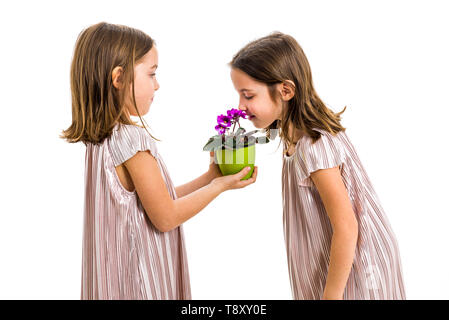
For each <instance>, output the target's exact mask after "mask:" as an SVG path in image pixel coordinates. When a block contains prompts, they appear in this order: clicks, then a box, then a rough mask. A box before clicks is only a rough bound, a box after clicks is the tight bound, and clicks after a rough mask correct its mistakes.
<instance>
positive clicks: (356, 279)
mask: <svg viewBox="0 0 449 320" xmlns="http://www.w3.org/2000/svg"><path fill="white" fill-rule="evenodd" d="M314 130H316V131H318V132H320V133H321V137H320V139H319V140H318V141H317V142H315V143H314V144H313V143H312V139H311V138H310V137H309V136H307V135H306V136H303V137H301V138H300V139H299V141H298V142H297V144H296V146H295V152H294V153H293V154H292V155H290V156H288V155H287V154H286V153H285V152H284V154H283V166H282V197H283V223H284V237H285V243H286V248H287V260H288V270H289V275H290V284H291V289H292V293H293V298H294V299H301V300H302V299H308V300H317V299H321V298H322V295H323V292H324V288H325V285H326V277H327V272H328V266H329V257H330V248H331V239H332V226H331V223H330V220H329V217H328V215H327V213H326V210H325V207H324V205H323V202H322V200H321V198H320V195H319V193H318V190H317V189H316V187H315V186H314V184H313V181H312V179H311V177H310V173H311V172H314V171H316V170H319V169H326V168H333V167H337V166H338V167H339V169H340V172H341V175H342V179H343V182H344V185H345V187H346V189H347V191H348V195H349V198H350V200H351V203H352V207H353V210H354V213H355V216H356V218H357V221H358V225H359V235H358V240H357V246H356V249H355V256H354V262H353V265H352V269H351V272H350V274H349V278H348V281H347V284H346V288H345V290H344V295H343V299H345V300H365V299H366V300H368V299H371V300H378V299H379V300H382V299H405V290H404V284H403V279H402V270H401V261H400V254H399V249H398V244H397V242H396V239H395V235H394V233H393V230H392V228H391V226H390V223H389V222H388V219H387V216H386V215H385V212H384V210H383V208H382V206H381V204H380V201H379V198H378V196H377V194H376V192H375V191H374V189H373V186H372V184H371V182H370V180H369V178H368V175H367V174H366V171H365V169H364V167H363V166H362V164H361V162H360V159H359V157H358V156H357V153H356V151H355V149H354V147H353V145H352V143H351V142H350V140H349V138H348V136H347V135H346V133H345V132H343V131H341V132H339V133H338V134H337V135H336V136H333V135H332V134H330V133H328V132H327V131H325V130H321V129H314Z"/></svg>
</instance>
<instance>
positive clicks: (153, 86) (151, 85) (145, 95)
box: [127, 46, 159, 116]
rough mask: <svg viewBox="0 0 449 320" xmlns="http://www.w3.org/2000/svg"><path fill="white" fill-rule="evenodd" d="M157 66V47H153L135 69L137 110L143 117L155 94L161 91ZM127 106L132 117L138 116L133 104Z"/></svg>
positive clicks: (129, 103)
mask: <svg viewBox="0 0 449 320" xmlns="http://www.w3.org/2000/svg"><path fill="white" fill-rule="evenodd" d="M157 65H158V52H157V49H156V47H155V46H153V47H152V48H151V50H150V51H148V52H147V53H146V54H145V55H144V56H143V57H142V58H141V59H140V60H139V62H138V64H137V65H135V67H134V90H135V91H134V92H135V96H136V104H137V109H138V110H139V113H140V115H141V116H143V115H145V114H146V113H148V111H149V110H150V105H151V103H152V102H153V99H154V94H155V92H156V91H157V90H158V89H159V83H158V82H157V80H156V68H157ZM129 101H132V87H131V88H130V100H129ZM127 106H128V111H129V114H130V115H132V116H138V114H137V112H136V110H135V108H134V106H133V104H132V102H128V103H127Z"/></svg>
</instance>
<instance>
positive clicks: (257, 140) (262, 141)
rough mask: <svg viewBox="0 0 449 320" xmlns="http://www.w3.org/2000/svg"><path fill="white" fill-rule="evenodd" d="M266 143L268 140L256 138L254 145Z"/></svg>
mask: <svg viewBox="0 0 449 320" xmlns="http://www.w3.org/2000/svg"><path fill="white" fill-rule="evenodd" d="M268 142H270V140H269V139H268V138H267V137H257V138H256V143H260V144H264V143H268Z"/></svg>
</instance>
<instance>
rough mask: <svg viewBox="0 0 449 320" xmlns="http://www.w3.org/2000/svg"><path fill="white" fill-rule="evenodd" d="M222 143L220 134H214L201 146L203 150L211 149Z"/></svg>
mask: <svg viewBox="0 0 449 320" xmlns="http://www.w3.org/2000/svg"><path fill="white" fill-rule="evenodd" d="M221 145H222V138H221V135H216V136H213V137H211V138H209V141H207V143H206V145H205V146H204V147H203V151H212V150H215V149H217V148H219V147H220V146H221Z"/></svg>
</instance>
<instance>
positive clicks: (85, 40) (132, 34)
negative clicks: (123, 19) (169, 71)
mask: <svg viewBox="0 0 449 320" xmlns="http://www.w3.org/2000/svg"><path fill="white" fill-rule="evenodd" d="M154 44H155V43H154V40H153V39H152V38H151V37H150V36H148V35H147V34H145V33H144V32H142V31H140V30H137V29H134V28H130V27H127V26H123V25H116V24H109V23H106V22H100V23H98V24H95V25H92V26H90V27H88V28H86V29H84V30H83V31H81V33H80V34H79V36H78V39H77V41H76V44H75V50H74V54H73V59H72V65H71V69H70V87H71V94H72V124H71V125H70V127H69V128H68V129H66V130H63V131H62V134H61V135H60V137H61V138H62V139H65V140H67V141H68V142H70V143H75V142H79V141H81V142H83V143H84V144H86V143H88V142H89V143H93V144H98V143H102V142H103V140H104V139H106V138H107V137H109V136H110V135H111V133H112V130H113V128H114V126H115V125H116V124H117V123H122V124H131V125H138V124H137V123H136V122H134V121H132V120H131V118H130V116H129V114H128V112H126V109H125V105H124V102H125V98H126V94H125V93H126V92H129V88H130V87H131V88H132V102H133V104H134V108H135V109H136V111H137V114H138V116H139V118H140V120H141V122H142V124H143V127H144V128H145V130H147V132H148V129H147V128H146V126H145V124H144V120H143V118H142V117H141V116H140V113H139V111H138V109H137V105H136V99H135V93H134V66H135V64H136V63H137V62H138V61H139V59H141V58H142V57H143V56H144V55H145V54H146V53H147V52H148V51H150V50H151V48H152V47H153V45H154ZM117 66H120V67H122V68H123V83H124V88H125V90H118V89H116V88H115V87H114V85H113V84H112V71H113V69H114V68H115V67H117ZM141 127H142V126H141ZM148 133H149V134H150V136H151V137H153V136H152V135H151V133H150V132H148ZM153 138H154V137H153ZM154 139H156V138H154ZM156 140H157V139H156ZM158 141H159V140H158Z"/></svg>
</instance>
